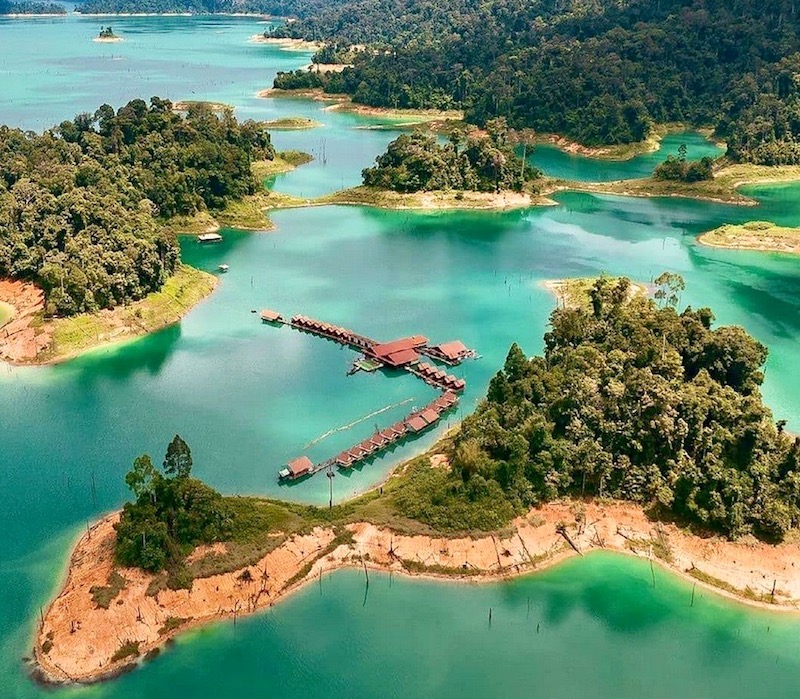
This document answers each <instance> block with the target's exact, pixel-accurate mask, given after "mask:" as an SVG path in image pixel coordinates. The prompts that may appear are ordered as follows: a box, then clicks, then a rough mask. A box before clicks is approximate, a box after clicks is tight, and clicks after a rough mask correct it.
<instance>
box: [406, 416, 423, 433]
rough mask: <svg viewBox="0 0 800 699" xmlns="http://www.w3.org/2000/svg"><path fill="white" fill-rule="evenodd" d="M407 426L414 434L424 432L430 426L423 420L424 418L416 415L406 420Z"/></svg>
mask: <svg viewBox="0 0 800 699" xmlns="http://www.w3.org/2000/svg"><path fill="white" fill-rule="evenodd" d="M406 425H408V429H410V430H411V431H412V432H422V430H424V429H425V428H426V427H427V426H428V423H427V422H425V420H423V419H422V416H420V415H414V416H413V417H410V418H408V420H406Z"/></svg>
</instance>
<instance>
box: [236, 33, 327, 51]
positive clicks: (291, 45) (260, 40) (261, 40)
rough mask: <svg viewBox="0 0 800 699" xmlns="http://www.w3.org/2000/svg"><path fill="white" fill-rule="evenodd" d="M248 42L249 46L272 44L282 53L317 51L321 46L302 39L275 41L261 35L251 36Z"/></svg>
mask: <svg viewBox="0 0 800 699" xmlns="http://www.w3.org/2000/svg"><path fill="white" fill-rule="evenodd" d="M248 41H249V42H250V43H251V44H272V45H273V46H278V47H279V48H280V49H281V50H283V51H319V50H320V49H321V48H322V44H320V43H317V42H316V41H305V40H304V39H275V38H273V37H267V36H264V35H263V34H253V36H251V37H250V38H249V39H248Z"/></svg>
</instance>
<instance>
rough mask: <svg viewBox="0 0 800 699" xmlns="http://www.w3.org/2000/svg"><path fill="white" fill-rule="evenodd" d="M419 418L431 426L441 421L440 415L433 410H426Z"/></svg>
mask: <svg viewBox="0 0 800 699" xmlns="http://www.w3.org/2000/svg"><path fill="white" fill-rule="evenodd" d="M419 416H420V417H421V418H422V419H423V420H425V422H427V423H428V424H429V425H432V424H433V423H434V422H436V421H437V420H438V419H439V413H437V412H436V411H435V410H434V409H433V408H426V409H425V410H423V411H422V412H421V413H420V414H419Z"/></svg>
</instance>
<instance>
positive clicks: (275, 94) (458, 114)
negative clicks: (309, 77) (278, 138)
mask: <svg viewBox="0 0 800 699" xmlns="http://www.w3.org/2000/svg"><path fill="white" fill-rule="evenodd" d="M256 97H258V98H260V99H299V100H311V101H314V102H330V104H329V105H328V106H327V107H325V108H324V110H325V111H346V112H352V113H354V114H359V115H361V116H372V117H382V118H385V119H393V120H394V119H396V120H398V121H402V120H403V119H411V120H414V121H415V122H416V123H419V124H420V125H421V124H424V123H426V122H431V121H461V120H463V118H464V113H463V112H462V111H460V110H450V111H442V110H438V109H399V108H398V109H395V108H392V107H370V106H368V105H365V104H357V103H355V102H353V101H352V99H351V98H350V95H346V94H328V93H325V92H323V91H322V88H319V87H314V88H309V89H298V90H282V89H280V88H277V87H268V88H265V89H263V90H258V91H257V92H256ZM404 125H408V124H398V126H404Z"/></svg>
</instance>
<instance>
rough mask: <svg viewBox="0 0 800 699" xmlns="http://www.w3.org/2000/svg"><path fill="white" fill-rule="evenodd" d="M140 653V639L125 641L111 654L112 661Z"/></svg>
mask: <svg viewBox="0 0 800 699" xmlns="http://www.w3.org/2000/svg"><path fill="white" fill-rule="evenodd" d="M138 655H139V641H125V642H124V643H123V644H122V645H121V646H120V647H119V648H118V649H117V650H116V651H114V654H113V655H112V656H111V662H112V663H116V662H119V661H120V660H125V659H126V658H131V657H136V656H138Z"/></svg>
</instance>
